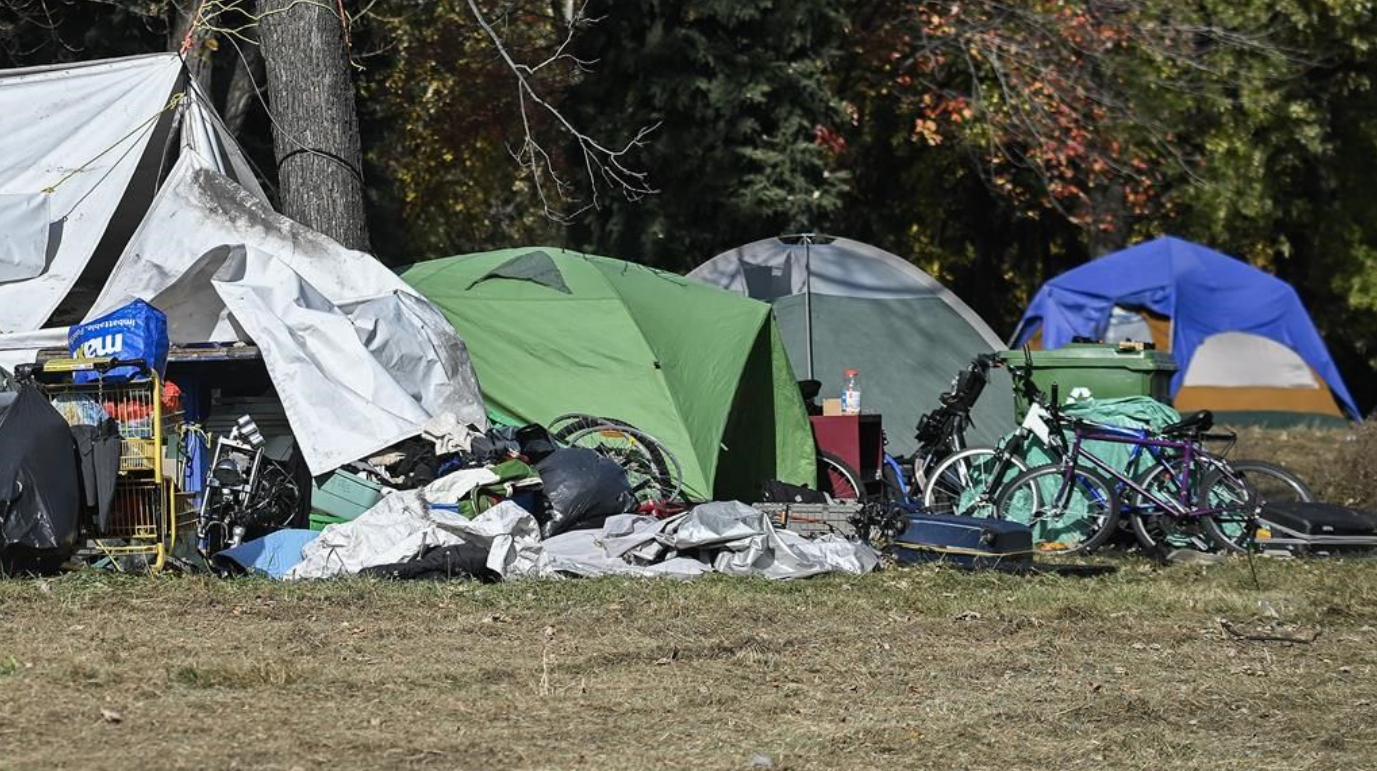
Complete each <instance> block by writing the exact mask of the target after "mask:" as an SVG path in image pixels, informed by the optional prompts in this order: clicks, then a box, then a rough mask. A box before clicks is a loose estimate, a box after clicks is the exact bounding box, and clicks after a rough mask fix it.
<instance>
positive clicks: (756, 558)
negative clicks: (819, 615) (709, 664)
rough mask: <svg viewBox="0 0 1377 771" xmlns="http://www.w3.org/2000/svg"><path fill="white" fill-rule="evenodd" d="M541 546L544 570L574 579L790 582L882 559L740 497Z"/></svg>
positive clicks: (617, 522) (863, 569) (856, 570)
mask: <svg viewBox="0 0 1377 771" xmlns="http://www.w3.org/2000/svg"><path fill="white" fill-rule="evenodd" d="M542 546H543V547H544V550H545V554H546V557H548V565H547V567H548V569H549V570H552V571H556V572H560V573H567V574H571V575H576V576H603V575H631V576H670V577H675V578H693V577H695V576H699V575H702V574H703V573H709V572H717V573H725V574H727V575H736V576H748V575H749V576H763V577H765V578H772V579H792V578H807V577H809V576H815V575H819V574H822V573H833V572H840V573H851V574H861V573H868V572H870V571H872V570H874V569H875V568H876V567H877V566H878V565H879V564H880V558H879V554H878V553H876V552H875V550H874V549H872V548H870V547H869V546H866V545H865V544H862V543H856V542H852V541H847V540H846V539H844V538H839V537H837V536H834V535H825V536H822V537H820V538H816V539H811V540H810V539H808V538H804V537H803V536H801V535H799V534H798V533H795V532H792V531H789V530H780V529H778V528H776V527H775V526H774V523H773V522H772V521H771V520H770V517H769V516H768V515H766V514H764V513H763V512H760V511H758V510H756V509H754V508H752V507H750V506H747V505H746V504H744V503H740V502H738V501H722V502H714V503H705V504H703V505H701V506H697V507H695V508H694V509H693V510H692V511H689V512H687V513H685V514H680V515H678V516H676V517H672V518H669V519H665V520H656V519H654V518H652V517H642V516H637V515H634V514H629V515H622V516H617V517H610V518H608V520H607V522H606V523H605V524H604V526H603V527H602V529H600V530H575V531H572V532H569V533H565V534H563V535H557V536H555V537H553V538H551V539H549V540H547V541H545V542H544V544H542Z"/></svg>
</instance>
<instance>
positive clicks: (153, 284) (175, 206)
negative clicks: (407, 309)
mask: <svg viewBox="0 0 1377 771" xmlns="http://www.w3.org/2000/svg"><path fill="white" fill-rule="evenodd" d="M232 244H246V245H248V246H250V247H252V248H254V249H257V250H259V251H263V252H267V253H269V254H271V255H273V256H274V257H276V258H277V259H279V260H281V261H282V262H284V263H285V264H286V265H287V266H288V267H290V268H291V269H292V270H293V271H295V272H296V273H298V274H299V275H300V276H301V277H302V278H303V279H305V280H306V281H307V283H309V284H310V285H311V286H313V287H315V289H316V291H318V292H320V293H321V294H322V295H324V296H325V297H326V298H327V299H329V300H330V301H331V302H333V303H335V304H336V305H348V304H354V303H359V302H362V301H366V300H368V299H371V298H373V297H377V296H379V295H385V294H391V293H392V292H404V293H406V294H416V292H415V290H413V289H412V288H411V287H410V286H408V285H407V284H406V282H404V281H402V280H401V279H400V278H398V277H397V275H396V274H395V273H393V272H392V271H390V270H388V269H387V267H386V266H385V265H383V264H382V263H380V262H378V260H377V259H376V258H374V257H373V256H372V255H370V254H365V253H364V252H359V251H355V250H353V249H346V248H345V247H343V246H341V245H340V244H339V243H337V242H336V241H334V240H333V239H331V238H328V237H326V236H324V235H322V234H320V233H318V232H316V231H314V230H311V229H310V228H308V227H306V226H304V225H302V224H300V223H298V222H295V221H293V220H290V219H288V218H286V217H284V216H282V215H281V214H278V213H277V212H275V211H273V210H272V209H271V208H269V207H268V205H267V204H266V203H264V202H263V201H261V200H259V199H258V198H257V197H255V196H254V195H253V194H251V193H250V192H248V191H247V190H245V189H244V188H243V187H241V186H239V185H237V184H235V182H234V181H233V180H231V179H229V178H228V177H226V176H224V175H223V174H220V173H218V172H216V171H214V170H213V169H207V168H203V167H201V165H200V162H199V161H198V160H196V158H195V157H187V156H184V157H183V158H182V159H181V160H179V161H178V162H177V164H176V166H174V167H173V169H172V171H171V173H169V174H168V177H167V181H166V182H164V183H163V187H162V189H161V190H159V191H158V195H157V197H156V198H155V199H154V201H153V205H152V206H151V207H149V210H148V215H147V216H146V217H144V220H143V223H142V224H140V225H139V229H138V230H137V231H135V233H134V236H133V238H131V239H130V240H129V244H128V246H126V247H125V249H124V253H123V254H121V255H120V258H119V262H118V263H116V265H115V268H114V270H112V271H111V273H110V278H109V279H108V280H107V281H106V283H105V288H104V290H102V291H101V293H100V296H99V297H98V298H96V302H95V304H94V305H93V306H92V307H91V311H90V313H88V314H87V315H86V318H87V319H88V320H89V319H93V318H95V317H97V316H100V315H102V314H104V313H107V312H109V311H110V310H113V309H114V308H117V307H119V306H121V305H123V304H125V303H127V302H129V301H130V300H133V299H135V298H138V299H143V300H151V299H152V298H153V297H154V296H155V295H157V294H158V293H159V292H161V291H163V290H164V289H166V288H167V287H168V286H170V285H171V284H172V283H173V282H175V281H176V280H177V279H179V278H180V277H181V276H183V275H184V274H185V273H186V272H187V271H188V270H190V269H191V267H192V265H194V264H195V263H196V261H197V260H199V259H200V258H201V256H202V255H204V254H205V253H206V252H209V251H210V250H212V249H214V248H216V247H218V246H224V245H232ZM221 331H222V333H224V332H225V330H221Z"/></svg>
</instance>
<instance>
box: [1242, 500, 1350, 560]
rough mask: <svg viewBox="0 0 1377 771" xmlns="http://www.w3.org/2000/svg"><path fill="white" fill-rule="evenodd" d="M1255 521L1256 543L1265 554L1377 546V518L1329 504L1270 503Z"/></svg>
mask: <svg viewBox="0 0 1377 771" xmlns="http://www.w3.org/2000/svg"><path fill="white" fill-rule="evenodd" d="M1258 520H1259V522H1258V537H1257V540H1258V545H1259V546H1260V547H1262V549H1263V550H1264V551H1265V550H1268V549H1269V548H1270V549H1275V548H1280V549H1283V550H1289V551H1306V550H1319V551H1333V550H1335V549H1346V548H1347V549H1354V548H1372V547H1377V515H1373V514H1371V513H1369V512H1366V511H1358V510H1356V509H1349V508H1345V507H1343V506H1336V505H1334V504H1332V503H1300V502H1291V501H1287V502H1278V503H1269V504H1267V505H1265V506H1263V508H1262V513H1261V514H1259V515H1258Z"/></svg>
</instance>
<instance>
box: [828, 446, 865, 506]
mask: <svg viewBox="0 0 1377 771" xmlns="http://www.w3.org/2000/svg"><path fill="white" fill-rule="evenodd" d="M818 492H820V493H823V494H824V495H827V496H828V497H830V498H832V499H833V500H836V501H859V500H863V499H864V498H865V486H864V485H862V484H861V475H860V473H858V472H857V471H856V470H855V469H853V468H851V466H850V465H849V464H848V463H847V462H846V461H844V460H842V459H841V458H838V457H837V456H835V455H833V454H832V453H830V452H822V451H821V450H819V451H818Z"/></svg>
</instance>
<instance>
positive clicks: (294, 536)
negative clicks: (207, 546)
mask: <svg viewBox="0 0 1377 771" xmlns="http://www.w3.org/2000/svg"><path fill="white" fill-rule="evenodd" d="M319 536H320V533H318V532H316V531H314V530H278V531H275V532H272V533H269V534H267V535H265V536H263V537H262V538H255V539H253V540H252V541H246V542H244V543H241V544H239V545H238V546H235V547H234V548H232V549H225V550H224V551H222V552H220V553H219V554H216V555H215V556H214V557H213V558H211V561H212V562H214V563H216V564H217V565H219V566H221V567H224V568H229V567H230V566H231V565H233V566H236V567H238V568H239V569H241V570H243V571H245V572H248V573H257V574H260V575H264V576H267V577H268V578H281V577H282V576H283V575H285V574H286V573H287V571H289V570H291V569H292V568H294V567H296V566H297V565H298V564H300V562H301V550H302V549H304V548H305V547H306V545H307V544H309V543H310V542H312V541H314V540H315V539H316V538H318V537H319Z"/></svg>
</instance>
